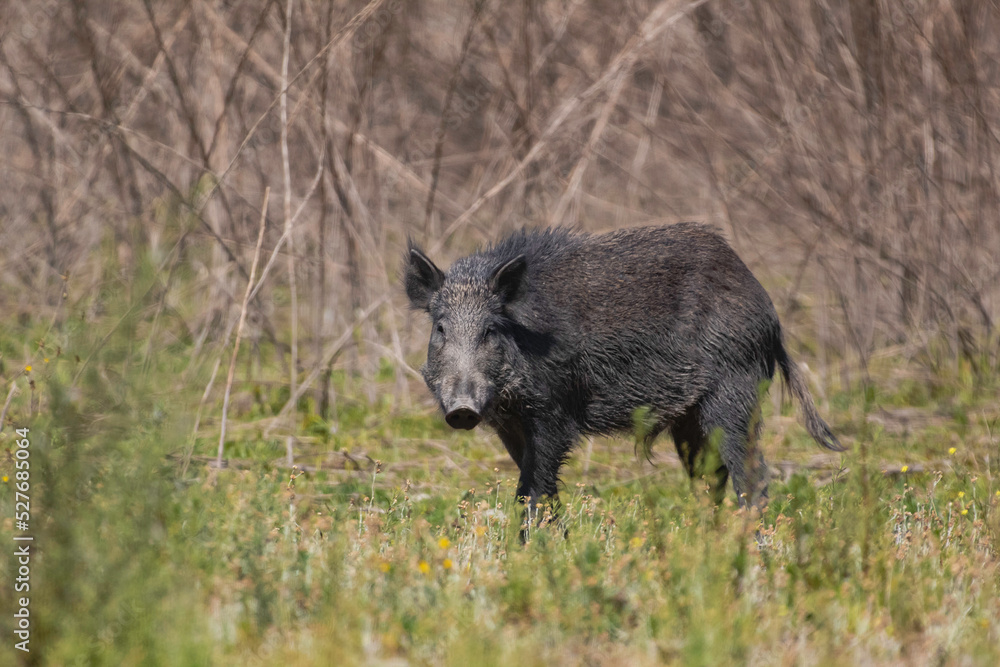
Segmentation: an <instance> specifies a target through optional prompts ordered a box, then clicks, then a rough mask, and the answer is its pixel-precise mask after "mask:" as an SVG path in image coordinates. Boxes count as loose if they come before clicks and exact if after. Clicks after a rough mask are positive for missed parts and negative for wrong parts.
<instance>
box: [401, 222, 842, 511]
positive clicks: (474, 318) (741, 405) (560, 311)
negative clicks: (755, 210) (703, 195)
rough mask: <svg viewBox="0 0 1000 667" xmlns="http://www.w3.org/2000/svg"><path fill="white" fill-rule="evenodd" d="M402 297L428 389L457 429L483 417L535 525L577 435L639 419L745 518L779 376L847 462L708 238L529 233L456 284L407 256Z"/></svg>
mask: <svg viewBox="0 0 1000 667" xmlns="http://www.w3.org/2000/svg"><path fill="white" fill-rule="evenodd" d="M405 284H406V292H407V295H408V296H409V298H410V301H411V303H412V305H413V307H414V308H418V309H422V310H426V311H427V312H428V313H429V315H430V317H431V320H432V333H431V338H430V344H429V348H428V354H427V364H426V365H425V366H424V368H423V375H424V378H425V380H426V381H427V386H428V387H429V388H430V389H431V391H432V392H433V393H434V395H435V397H436V398H437V399H438V401H439V403H440V404H441V408H442V409H443V410H444V412H445V413H446V415H447V419H448V421H449V423H450V424H452V425H453V426H456V427H461V428H472V427H473V426H475V425H476V424H477V423H479V421H480V419H481V420H482V421H485V422H486V423H487V424H489V425H490V426H491V427H493V428H494V429H495V430H496V432H497V433H498V434H499V436H500V439H501V440H502V441H503V444H504V446H505V447H506V448H507V451H508V452H509V453H510V455H511V457H512V458H513V459H514V461H515V462H516V463H517V465H518V467H519V468H520V471H521V476H520V482H519V486H518V495H519V496H522V497H524V498H525V499H526V500H527V502H528V508H529V512H530V511H531V510H533V509H534V508H535V507H536V505H537V502H538V500H539V499H540V498H541V497H544V496H555V494H556V491H557V482H558V473H559V468H560V466H561V464H562V463H563V461H564V460H565V459H566V457H567V456H568V454H569V452H570V451H571V449H572V448H573V446H574V445H575V444H576V442H577V441H578V439H579V438H580V437H581V436H583V435H587V434H604V433H613V432H621V431H628V430H632V428H633V426H634V424H633V415H634V413H635V411H636V410H637V409H639V408H645V409H646V410H648V417H647V418H646V421H647V422H648V423H649V424H650V428H648V429H644V435H643V437H644V438H645V439H646V441H647V443H646V444H647V445H648V444H649V443H651V442H652V440H653V439H654V438H655V437H656V436H657V435H658V434H659V433H661V432H663V431H665V430H666V431H669V432H670V433H671V435H672V436H673V439H674V442H675V444H676V445H677V450H678V452H679V454H680V457H681V460H682V461H683V463H684V466H685V468H686V470H687V472H688V474H690V475H691V476H692V477H696V476H700V475H702V474H707V475H708V476H709V478H710V479H711V481H712V483H713V485H714V487H715V491H716V494H717V496H716V497H717V498H721V495H719V494H721V493H722V492H723V491H724V488H725V483H726V480H727V478H729V477H732V481H733V487H734V489H735V491H736V494H737V496H738V498H739V500H740V502H741V503H742V504H758V505H760V504H763V503H764V502H766V497H767V481H766V467H765V465H764V461H763V457H762V456H761V453H760V451H759V449H758V448H757V446H756V440H757V434H758V432H759V429H760V425H761V424H760V410H759V400H760V398H759V389H760V388H761V387H762V386H765V385H766V383H767V382H768V381H769V380H770V379H771V378H772V377H773V375H774V369H775V364H776V363H777V366H778V367H779V368H780V369H781V372H782V374H783V375H784V376H785V379H786V381H787V383H788V386H789V387H790V389H791V391H792V393H793V394H794V395H795V397H796V398H797V399H798V401H799V403H800V404H801V406H802V410H803V413H804V415H805V425H806V428H807V429H808V431H809V433H810V435H812V437H813V438H814V439H815V440H816V441H817V442H818V443H819V444H821V445H823V446H824V447H827V448H829V449H834V450H840V449H842V447H841V445H840V443H839V442H838V441H837V438H836V437H835V436H834V435H833V433H832V432H831V431H830V428H829V426H827V424H826V423H825V422H824V421H823V419H822V418H821V417H820V416H819V414H818V413H817V411H816V407H815V405H814V404H813V401H812V397H811V396H810V394H809V390H808V388H807V387H806V384H805V381H804V380H803V378H802V377H801V374H800V373H799V371H798V370H797V369H796V367H795V365H794V363H792V361H791V360H790V359H789V358H788V354H787V353H786V351H785V348H784V345H783V343H782V334H781V326H780V324H779V322H778V316H777V314H776V313H775V310H774V306H773V305H772V303H771V300H770V298H769V297H768V295H767V293H766V292H765V291H764V288H763V287H761V285H760V283H759V282H757V280H756V279H755V278H754V277H753V275H752V274H751V273H750V270H749V269H747V267H746V265H744V264H743V262H742V261H740V259H739V257H737V255H736V253H734V252H733V250H732V249H731V248H730V247H729V246H728V245H727V244H726V242H725V241H724V240H723V239H722V238H721V237H720V236H719V235H718V234H716V233H715V232H713V231H712V230H711V229H709V228H707V227H705V226H702V225H698V224H694V223H681V224H676V225H671V226H668V227H648V228H641V229H627V230H620V231H615V232H611V233H609V234H603V235H588V234H583V233H574V232H570V231H566V230H563V229H554V230H545V231H538V232H520V233H517V234H514V235H513V236H511V237H509V238H507V239H506V240H504V241H502V242H500V243H498V244H496V245H494V246H492V247H490V248H487V249H485V250H482V251H480V252H477V253H475V254H473V255H471V256H469V257H465V258H463V259H460V260H458V261H457V262H455V264H454V265H453V266H452V267H451V268H450V269H449V270H448V272H447V273H445V272H442V271H440V270H439V269H438V268H437V267H436V266H434V264H433V263H432V262H431V261H430V260H429V259H428V258H427V257H426V256H425V255H424V254H423V253H422V252H421V251H420V250H419V249H418V248H416V247H415V246H414V245H413V244H412V243H411V244H410V252H409V258H408V263H407V269H406V276H405ZM715 446H717V453H718V456H717V457H715V461H716V463H715V464H714V469H713V470H705V469H704V465H705V463H706V462H707V461H710V460H712V459H713V457H711V456H709V457H706V456H705V454H706V451H708V450H710V449H713V448H714V447H715Z"/></svg>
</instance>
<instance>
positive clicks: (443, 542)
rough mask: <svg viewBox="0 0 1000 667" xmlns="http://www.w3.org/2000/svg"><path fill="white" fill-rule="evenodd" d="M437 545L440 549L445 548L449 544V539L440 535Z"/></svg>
mask: <svg viewBox="0 0 1000 667" xmlns="http://www.w3.org/2000/svg"><path fill="white" fill-rule="evenodd" d="M438 546H439V547H441V548H442V549H447V548H448V547H450V546H451V540H449V539H448V538H447V537H442V538H441V539H440V540H438Z"/></svg>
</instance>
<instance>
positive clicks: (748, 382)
mask: <svg viewBox="0 0 1000 667" xmlns="http://www.w3.org/2000/svg"><path fill="white" fill-rule="evenodd" d="M744 380H745V381H744ZM756 387H757V383H756V381H755V380H754V379H752V378H740V379H730V380H729V381H728V382H726V383H725V384H724V385H723V386H721V387H720V388H719V389H717V390H716V391H715V392H714V393H713V394H711V395H710V396H709V397H707V398H706V399H704V400H703V401H702V408H701V417H702V419H701V422H702V431H703V433H706V434H709V437H710V438H712V440H713V441H714V440H715V439H716V438H718V444H719V456H720V458H721V459H722V463H723V465H724V466H725V467H726V468H727V469H728V470H729V474H730V475H731V476H732V479H733V490H734V491H736V497H737V498H738V499H739V503H740V505H742V506H744V507H745V506H755V507H763V506H764V505H766V504H767V466H766V465H764V456H763V455H762V453H761V451H760V448H759V447H758V446H757V440H758V435H759V433H760V428H761V418H760V403H759V399H758V398H757V389H756Z"/></svg>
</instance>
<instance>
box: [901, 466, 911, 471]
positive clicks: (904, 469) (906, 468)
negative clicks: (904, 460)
mask: <svg viewBox="0 0 1000 667" xmlns="http://www.w3.org/2000/svg"><path fill="white" fill-rule="evenodd" d="M909 469H910V466H903V467H902V468H900V469H899V471H900V472H906V471H907V470H909Z"/></svg>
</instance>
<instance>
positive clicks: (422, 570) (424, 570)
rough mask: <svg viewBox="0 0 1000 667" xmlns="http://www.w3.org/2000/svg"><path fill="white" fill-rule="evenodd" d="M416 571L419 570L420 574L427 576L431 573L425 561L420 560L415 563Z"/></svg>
mask: <svg viewBox="0 0 1000 667" xmlns="http://www.w3.org/2000/svg"><path fill="white" fill-rule="evenodd" d="M417 569H418V570H420V573H421V574H427V573H428V572H430V571H431V566H430V565H428V564H427V561H425V560H422V561H420V562H419V563H417Z"/></svg>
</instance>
